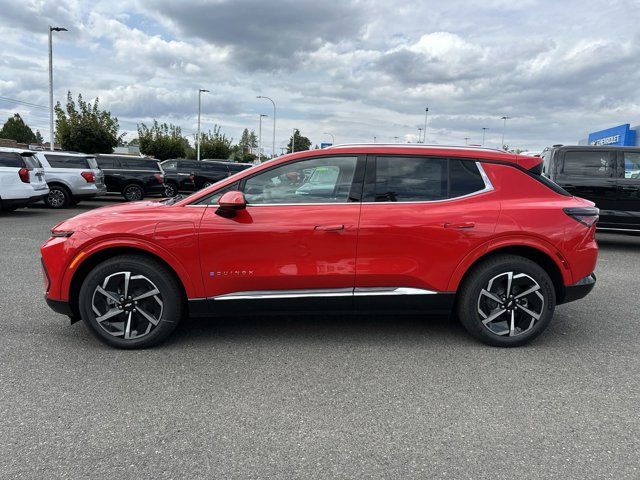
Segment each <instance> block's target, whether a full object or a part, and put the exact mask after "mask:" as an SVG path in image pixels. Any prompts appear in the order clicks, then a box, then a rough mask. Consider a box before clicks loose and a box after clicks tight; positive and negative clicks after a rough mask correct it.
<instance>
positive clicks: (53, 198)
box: [36, 151, 107, 208]
mask: <svg viewBox="0 0 640 480" xmlns="http://www.w3.org/2000/svg"><path fill="white" fill-rule="evenodd" d="M36 156H37V157H38V160H40V163H41V164H42V166H43V168H44V175H45V180H46V181H47V184H48V185H49V194H48V195H47V196H46V197H45V199H44V203H45V204H47V206H49V207H51V208H65V207H68V206H72V205H77V204H78V203H79V202H80V201H81V200H82V199H87V198H92V197H96V196H98V195H104V194H106V193H107V187H106V186H105V183H104V174H103V173H102V170H100V168H98V163H97V162H96V159H95V157H94V156H93V155H86V154H83V153H76V152H61V151H53V152H52V151H40V152H37V154H36Z"/></svg>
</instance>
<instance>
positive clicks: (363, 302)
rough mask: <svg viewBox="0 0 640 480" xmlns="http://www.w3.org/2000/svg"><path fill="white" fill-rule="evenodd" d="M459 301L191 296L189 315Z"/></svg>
mask: <svg viewBox="0 0 640 480" xmlns="http://www.w3.org/2000/svg"><path fill="white" fill-rule="evenodd" d="M454 302H455V293H453V292H443V293H438V294H432V295H379V296H378V295H367V296H362V297H360V296H355V297H353V296H336V297H302V298H277V299H276V298H265V299H238V300H220V299H217V300H216V299H212V298H210V299H191V300H189V316H191V317H210V316H224V315H247V314H278V313H292V312H299V313H319V312H332V313H334V312H335V313H342V312H344V313H354V312H358V313H368V314H375V313H389V312H391V311H394V312H398V313H436V314H440V313H443V314H446V313H449V312H450V311H451V309H452V308H453V304H454Z"/></svg>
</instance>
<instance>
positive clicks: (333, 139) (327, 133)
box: [322, 132, 336, 145]
mask: <svg viewBox="0 0 640 480" xmlns="http://www.w3.org/2000/svg"><path fill="white" fill-rule="evenodd" d="M322 133H323V134H325V135H329V136H330V137H331V145H335V144H336V137H335V136H334V135H333V133H329V132H322Z"/></svg>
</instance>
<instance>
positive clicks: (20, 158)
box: [0, 147, 49, 211]
mask: <svg viewBox="0 0 640 480" xmlns="http://www.w3.org/2000/svg"><path fill="white" fill-rule="evenodd" d="M34 154H35V152H31V151H29V150H22V149H19V148H5V147H0V211H10V210H15V209H16V208H20V207H26V206H27V205H29V204H30V203H33V202H37V201H38V200H41V199H43V198H44V197H46V196H47V195H48V194H49V187H47V182H46V181H45V179H44V169H43V168H42V165H40V162H39V161H38V159H37V158H36V157H35V156H34Z"/></svg>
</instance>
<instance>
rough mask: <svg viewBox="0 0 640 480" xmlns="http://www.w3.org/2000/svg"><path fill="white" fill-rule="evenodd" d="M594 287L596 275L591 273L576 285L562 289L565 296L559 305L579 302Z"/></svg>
mask: <svg viewBox="0 0 640 480" xmlns="http://www.w3.org/2000/svg"><path fill="white" fill-rule="evenodd" d="M595 286H596V275H595V273H591V274H589V275H587V276H586V277H584V278H582V279H581V280H580V281H578V282H577V283H574V284H573V285H567V286H566V287H564V290H565V294H564V297H563V299H562V302H560V303H568V302H573V301H575V300H580V299H581V298H584V297H586V296H587V295H589V292H591V290H593V287H595Z"/></svg>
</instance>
